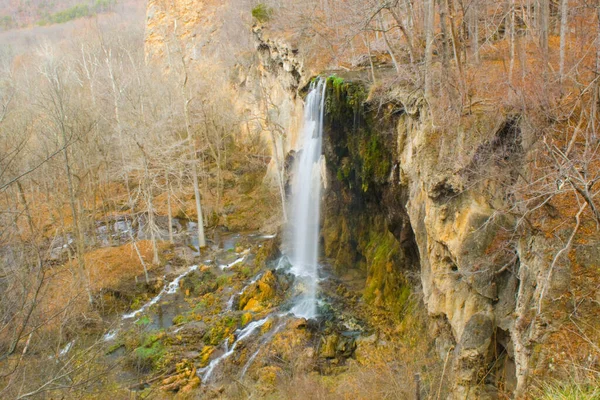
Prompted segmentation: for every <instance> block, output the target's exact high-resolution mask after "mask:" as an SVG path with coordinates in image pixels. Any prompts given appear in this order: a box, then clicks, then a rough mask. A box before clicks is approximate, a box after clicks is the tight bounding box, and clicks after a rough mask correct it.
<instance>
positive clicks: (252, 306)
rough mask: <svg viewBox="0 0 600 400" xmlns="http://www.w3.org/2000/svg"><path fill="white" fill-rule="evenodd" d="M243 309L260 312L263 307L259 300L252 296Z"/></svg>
mask: <svg viewBox="0 0 600 400" xmlns="http://www.w3.org/2000/svg"><path fill="white" fill-rule="evenodd" d="M243 310H244V311H253V312H260V311H262V310H263V307H262V306H261V305H260V302H259V301H258V300H256V299H254V298H252V299H250V300H248V302H247V303H246V305H245V306H244V308H243Z"/></svg>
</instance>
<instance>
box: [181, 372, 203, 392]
mask: <svg viewBox="0 0 600 400" xmlns="http://www.w3.org/2000/svg"><path fill="white" fill-rule="evenodd" d="M198 386H200V378H198V377H197V376H194V377H193V378H192V379H190V380H189V382H188V383H187V385H185V386H184V387H182V388H181V390H180V393H189V392H191V391H192V390H193V389H194V388H196V387H198Z"/></svg>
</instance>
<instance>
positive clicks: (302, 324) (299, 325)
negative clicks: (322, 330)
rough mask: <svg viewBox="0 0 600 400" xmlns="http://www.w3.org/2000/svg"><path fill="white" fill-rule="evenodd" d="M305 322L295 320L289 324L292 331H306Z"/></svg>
mask: <svg viewBox="0 0 600 400" xmlns="http://www.w3.org/2000/svg"><path fill="white" fill-rule="evenodd" d="M306 326H307V321H306V318H299V319H295V320H293V321H292V322H291V323H290V327H291V328H292V329H306Z"/></svg>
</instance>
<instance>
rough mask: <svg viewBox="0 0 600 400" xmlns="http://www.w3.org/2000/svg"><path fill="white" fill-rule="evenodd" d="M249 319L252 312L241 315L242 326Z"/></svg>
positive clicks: (250, 319)
mask: <svg viewBox="0 0 600 400" xmlns="http://www.w3.org/2000/svg"><path fill="white" fill-rule="evenodd" d="M250 321H252V314H250V313H249V312H247V313H245V314H244V315H242V326H245V325H246V324H248V323H249V322H250Z"/></svg>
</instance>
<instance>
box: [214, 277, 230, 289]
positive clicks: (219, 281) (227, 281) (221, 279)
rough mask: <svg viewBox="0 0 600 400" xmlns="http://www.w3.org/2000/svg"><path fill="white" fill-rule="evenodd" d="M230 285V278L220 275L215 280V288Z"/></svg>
mask: <svg viewBox="0 0 600 400" xmlns="http://www.w3.org/2000/svg"><path fill="white" fill-rule="evenodd" d="M230 283H231V276H228V275H221V276H219V277H218V278H217V286H218V287H220V288H222V287H225V286H227V285H229V284H230Z"/></svg>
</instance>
